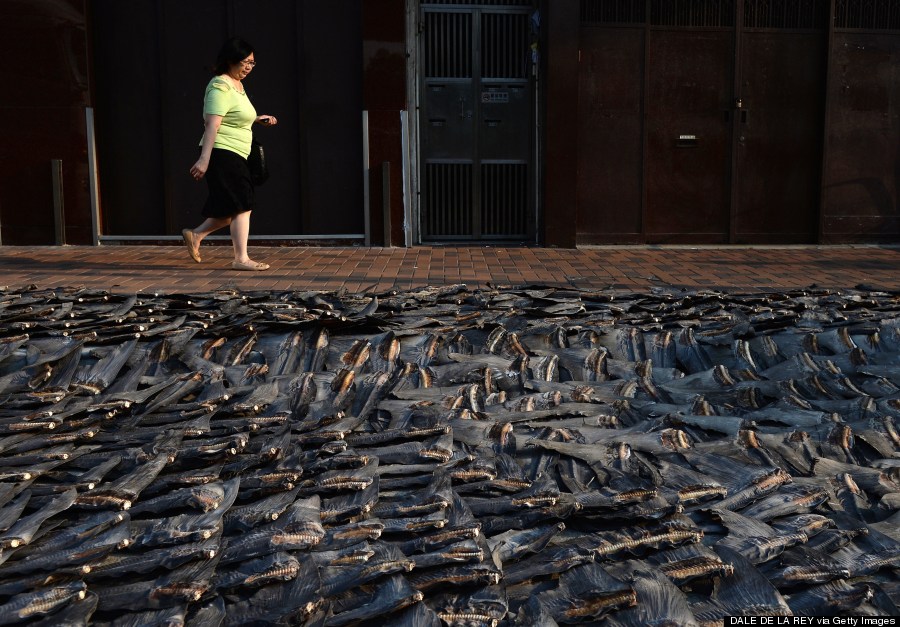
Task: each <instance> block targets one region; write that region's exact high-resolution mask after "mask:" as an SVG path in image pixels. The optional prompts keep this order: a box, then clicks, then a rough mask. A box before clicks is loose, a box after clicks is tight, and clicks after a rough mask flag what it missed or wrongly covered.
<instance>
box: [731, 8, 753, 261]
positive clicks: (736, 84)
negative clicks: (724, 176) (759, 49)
mask: <svg viewBox="0 0 900 627" xmlns="http://www.w3.org/2000/svg"><path fill="white" fill-rule="evenodd" d="M747 1H748V2H752V1H753V0H747ZM735 5H736V6H735V9H734V29H733V31H732V36H733V37H734V66H733V70H732V71H733V73H734V74H733V81H732V90H731V91H732V93H731V102H730V103H728V106H729V107H730V108H731V111H732V112H733V115H731V116H730V117H729V118H728V119H729V120H730V122H731V134H730V135H731V166H730V169H731V190H730V191H731V195H730V199H731V200H730V205H731V206H730V207H729V217H728V243H729V244H733V243H734V242H735V239H736V236H737V216H738V209H739V207H738V205H739V204H740V202H741V201H740V193H739V185H740V175H741V172H740V167H739V165H740V146H739V145H738V133H740V132H742V130H741V129H740V127H739V126H738V125H739V123H740V122H739V120H738V118H739V117H740V116H739V115H738V114H739V112H738V111H737V108H736V105H735V104H734V103H736V102H737V100H744V99H745V98H744V94H743V93H741V81H742V78H741V76H742V72H743V62H744V60H743V54H742V53H743V45H744V44H743V32H744V0H737V2H735ZM743 104H744V105H746V104H747V103H746V102H745V103H743Z"/></svg>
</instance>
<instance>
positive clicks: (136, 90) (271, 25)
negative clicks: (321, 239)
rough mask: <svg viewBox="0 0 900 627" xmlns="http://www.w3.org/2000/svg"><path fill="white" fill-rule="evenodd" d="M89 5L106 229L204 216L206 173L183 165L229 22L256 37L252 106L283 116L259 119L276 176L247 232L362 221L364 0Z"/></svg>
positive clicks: (231, 28)
mask: <svg viewBox="0 0 900 627" xmlns="http://www.w3.org/2000/svg"><path fill="white" fill-rule="evenodd" d="M91 15H92V23H91V26H92V31H93V46H94V50H93V56H94V68H95V80H94V83H95V85H96V112H95V117H96V120H97V142H98V161H99V172H100V195H101V208H102V212H103V225H102V233H103V234H104V235H106V236H109V237H111V238H116V237H118V236H123V237H128V236H131V237H152V236H162V235H173V234H178V233H179V232H180V230H181V229H182V228H184V227H187V226H192V225H194V224H195V223H197V222H198V220H199V219H200V208H201V207H202V204H203V201H204V199H205V197H206V186H205V185H204V184H197V183H196V182H195V181H193V180H191V177H190V176H188V170H189V168H190V166H191V164H192V163H193V161H194V160H195V159H196V158H197V151H198V144H199V141H200V137H201V136H202V133H203V118H202V110H203V89H204V87H205V85H206V82H207V81H208V80H209V78H210V76H211V75H210V73H209V70H208V68H209V66H210V65H211V64H212V63H213V62H214V60H215V55H216V53H217V51H218V49H219V47H220V46H221V44H222V42H223V41H224V40H225V38H226V37H227V36H229V35H231V34H237V35H240V36H241V37H244V38H245V39H247V41H249V42H250V43H251V44H253V46H254V47H255V49H256V55H255V56H256V59H257V67H256V68H255V69H254V71H253V74H251V76H250V77H249V78H248V80H247V81H246V84H245V86H246V89H247V92H248V94H249V95H250V98H251V100H252V101H253V103H254V105H255V107H256V109H257V111H258V112H259V113H271V114H273V115H275V116H277V117H278V120H279V124H278V126H277V127H275V128H272V129H268V128H259V129H258V130H257V129H255V130H254V132H255V134H256V135H258V137H259V139H260V140H261V141H262V143H263V144H264V145H265V148H266V154H267V157H268V160H269V169H270V173H271V177H270V179H269V180H268V182H266V184H265V185H263V186H261V187H259V188H258V190H257V194H256V209H255V211H254V216H253V229H252V235H253V236H255V237H271V238H273V239H278V238H282V237H291V236H299V237H302V236H322V235H331V234H335V235H345V234H360V233H362V232H363V230H364V224H363V222H364V212H363V198H364V194H363V169H362V162H363V160H362V144H363V138H362V116H361V113H360V112H361V110H362V80H361V76H362V74H361V73H362V69H361V67H360V59H361V58H362V43H361V41H362V38H361V32H362V25H361V11H360V6H359V1H358V0H352V1H347V2H345V1H342V2H340V3H338V2H326V1H323V0H320V1H315V2H295V1H294V0H267V1H266V2H265V3H264V9H262V10H261V3H259V2H257V1H255V0H192V1H191V2H181V1H176V0H133V1H129V2H121V1H120V0H93V1H92V2H91Z"/></svg>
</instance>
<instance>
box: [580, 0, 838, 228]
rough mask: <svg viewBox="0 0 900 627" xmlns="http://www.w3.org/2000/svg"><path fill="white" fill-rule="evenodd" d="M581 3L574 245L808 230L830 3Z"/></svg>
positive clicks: (814, 203)
mask: <svg viewBox="0 0 900 627" xmlns="http://www.w3.org/2000/svg"><path fill="white" fill-rule="evenodd" d="M581 9H582V13H581V19H582V26H583V28H582V33H581V43H582V48H583V49H582V51H581V57H582V61H581V65H580V68H579V110H578V116H579V124H580V134H579V180H578V188H579V194H578V227H579V241H580V242H581V243H610V242H612V243H618V242H622V243H624V242H634V241H643V242H647V243H665V242H668V243H710V244H712V243H726V242H731V243H805V242H810V241H814V240H815V235H816V225H817V212H818V205H819V189H820V185H821V168H822V150H823V147H822V129H823V124H824V121H823V120H824V112H823V108H824V100H823V94H824V93H825V60H826V49H825V43H826V42H825V26H826V24H827V20H828V12H829V3H828V2H822V1H820V0H582V2H581Z"/></svg>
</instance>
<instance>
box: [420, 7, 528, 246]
mask: <svg viewBox="0 0 900 627" xmlns="http://www.w3.org/2000/svg"><path fill="white" fill-rule="evenodd" d="M504 4H507V5H508V4H512V3H510V2H506V3H504ZM530 14H531V9H530V8H528V7H521V6H518V7H517V6H491V5H488V4H486V3H482V4H477V5H466V6H446V5H440V4H438V3H433V4H425V5H422V20H421V27H422V33H421V43H422V48H421V49H422V56H421V58H422V64H421V68H422V70H421V80H420V88H421V97H420V113H419V126H420V143H421V145H420V151H421V152H420V154H421V157H420V163H421V164H422V166H421V168H422V172H421V177H420V185H421V200H420V219H419V225H420V234H421V239H422V240H423V241H442V240H455V241H459V240H479V241H491V240H498V241H499V240H506V241H533V240H534V237H535V235H534V234H535V225H534V223H535V221H534V217H533V214H534V194H533V185H534V174H533V163H534V159H533V153H534V148H533V146H534V141H533V138H534V85H533V79H532V66H533V64H532V51H531V19H530Z"/></svg>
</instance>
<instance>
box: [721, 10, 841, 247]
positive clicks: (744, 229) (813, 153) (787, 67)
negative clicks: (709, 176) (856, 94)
mask: <svg viewBox="0 0 900 627" xmlns="http://www.w3.org/2000/svg"><path fill="white" fill-rule="evenodd" d="M743 8H744V12H743V13H744V20H743V27H742V29H741V30H740V31H739V33H740V39H739V42H738V46H739V47H738V49H737V55H736V56H737V63H736V70H735V71H736V72H737V73H738V75H737V78H736V80H735V95H734V97H735V105H736V106H735V109H734V116H733V120H732V121H733V129H734V130H733V136H734V174H735V176H734V180H733V187H732V190H733V198H732V233H731V241H732V242H734V243H736V244H785V243H790V244H801V243H811V242H814V241H815V238H816V231H817V223H818V220H817V216H818V207H819V190H820V187H821V171H822V140H821V136H822V129H823V127H824V103H823V94H824V93H825V58H826V48H825V46H826V39H825V37H826V35H825V27H826V24H827V20H828V9H829V7H828V6H827V3H825V2H815V1H813V0H790V1H789V0H781V1H780V2H773V1H772V0H743Z"/></svg>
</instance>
